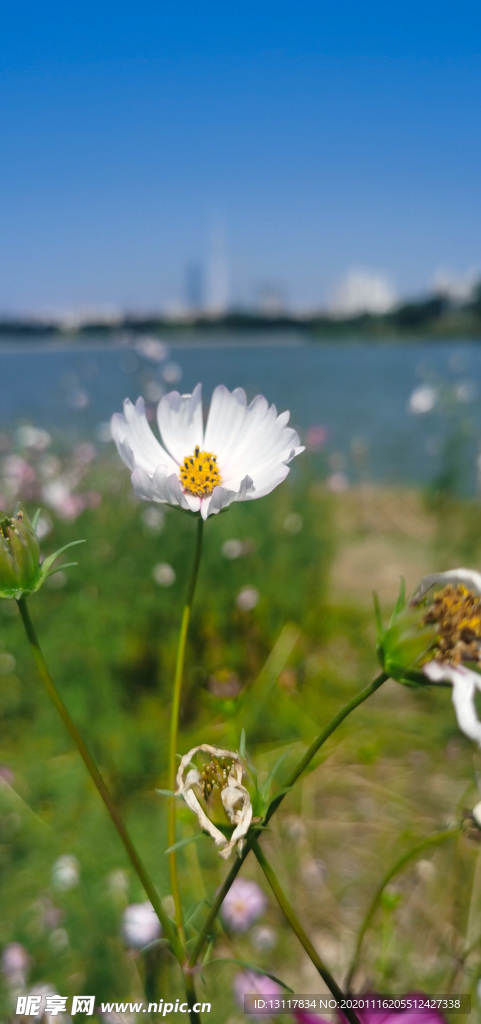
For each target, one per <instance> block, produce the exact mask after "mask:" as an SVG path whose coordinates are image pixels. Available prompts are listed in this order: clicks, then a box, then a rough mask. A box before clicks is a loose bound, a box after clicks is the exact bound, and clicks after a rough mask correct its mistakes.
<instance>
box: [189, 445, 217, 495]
mask: <svg viewBox="0 0 481 1024" xmlns="http://www.w3.org/2000/svg"><path fill="white" fill-rule="evenodd" d="M179 477H180V482H181V484H182V487H183V488H184V491H187V493H188V494H195V495H196V497H198V498H206V497H208V495H209V494H212V491H213V490H214V487H217V485H218V484H221V483H222V477H221V475H220V473H219V467H218V465H217V455H213V454H212V452H201V450H200V448H199V445H196V446H195V448H194V453H193V455H186V457H185V459H184V461H183V463H182V465H181V467H180V470H179Z"/></svg>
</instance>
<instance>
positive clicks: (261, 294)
mask: <svg viewBox="0 0 481 1024" xmlns="http://www.w3.org/2000/svg"><path fill="white" fill-rule="evenodd" d="M255 305H256V309H258V310H259V312H260V313H263V314H264V316H279V315H280V314H281V313H285V311H286V308H287V301H286V294H285V291H284V289H283V288H282V286H280V285H275V284H264V285H261V286H260V287H259V288H258V289H257V294H256V301H255Z"/></svg>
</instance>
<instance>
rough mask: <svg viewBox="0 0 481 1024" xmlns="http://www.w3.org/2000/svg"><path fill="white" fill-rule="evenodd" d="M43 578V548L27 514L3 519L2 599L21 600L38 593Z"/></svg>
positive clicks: (0, 542)
mask: <svg viewBox="0 0 481 1024" xmlns="http://www.w3.org/2000/svg"><path fill="white" fill-rule="evenodd" d="M39 576H40V546H39V543H38V538H37V534H36V533H35V530H34V528H33V526H32V524H31V522H30V519H29V517H28V515H27V513H26V512H25V510H24V509H23V508H22V507H21V506H20V505H17V508H16V509H15V513H14V515H13V517H11V518H10V516H2V517H1V518H0V596H1V597H17V598H18V597H21V596H22V595H23V594H29V593H31V591H32V590H35V589H36V587H37V583H38V580H39Z"/></svg>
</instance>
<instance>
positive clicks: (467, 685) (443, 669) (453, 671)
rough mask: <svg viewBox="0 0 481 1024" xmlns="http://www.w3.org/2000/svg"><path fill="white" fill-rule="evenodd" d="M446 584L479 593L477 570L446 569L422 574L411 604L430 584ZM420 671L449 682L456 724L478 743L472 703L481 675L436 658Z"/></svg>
mask: <svg viewBox="0 0 481 1024" xmlns="http://www.w3.org/2000/svg"><path fill="white" fill-rule="evenodd" d="M448 584H452V585H453V586H464V587H466V588H467V589H468V590H469V591H471V593H472V594H475V595H477V596H478V597H481V573H479V572H476V571H475V570H473V569H451V570H450V571H449V572H436V573H430V575H429V576H425V577H424V579H422V580H421V583H420V585H419V587H418V589H417V590H416V592H415V594H414V595H413V597H412V598H411V604H419V602H420V601H422V600H423V598H424V597H425V596H426V594H428V593H429V591H430V590H431V588H432V587H445V586H447V585H448ZM423 672H424V673H425V675H426V676H427V677H428V679H429V680H430V681H431V682H432V683H441V682H447V683H451V685H452V688H453V704H454V710H455V712H456V717H457V720H458V725H459V728H460V729H461V731H462V732H464V734H465V735H466V736H468V737H469V739H470V740H474V741H475V743H478V744H479V745H480V746H481V722H480V721H479V719H478V715H477V711H476V704H475V699H476V693H477V692H478V691H481V675H480V674H479V673H478V672H475V671H473V669H471V668H468V667H467V666H466V665H463V664H459V665H452V664H449V663H446V662H442V661H438V660H433V661H429V662H427V664H425V665H423Z"/></svg>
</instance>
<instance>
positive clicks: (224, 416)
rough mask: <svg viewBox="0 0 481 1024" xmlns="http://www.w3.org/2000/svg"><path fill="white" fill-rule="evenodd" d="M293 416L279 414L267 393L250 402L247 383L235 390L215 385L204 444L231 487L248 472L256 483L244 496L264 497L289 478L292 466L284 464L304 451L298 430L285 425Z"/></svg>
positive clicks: (235, 488) (238, 483) (237, 485)
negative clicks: (214, 457) (268, 400)
mask: <svg viewBox="0 0 481 1024" xmlns="http://www.w3.org/2000/svg"><path fill="white" fill-rule="evenodd" d="M288 420H289V413H288V412H284V413H281V415H280V416H278V415H277V409H276V407H275V405H271V406H269V404H268V402H267V399H266V398H264V396H263V395H257V398H254V400H253V402H251V404H250V405H249V406H248V407H247V405H246V396H245V392H244V391H242V389H240V388H238V389H237V390H236V391H233V392H232V394H231V393H230V392H229V391H227V389H226V388H224V387H218V388H216V389H215V391H214V394H213V396H212V402H211V407H210V411H209V417H208V420H207V427H206V432H205V447H206V450H208V451H212V452H213V453H214V454H216V455H217V462H218V466H219V469H220V473H221V477H222V484H223V486H224V487H225V488H226V490H227V491H235V492H239V490H240V487H241V481H243V480H244V479H245V477H247V476H249V477H250V478H251V479H252V481H253V484H254V487H253V489H252V490H251V491H250V492H249V493H247V494H246V495H245V497H249V498H257V497H259V498H260V497H262V496H263V495H264V494H268V493H269V492H270V491H271V490H273V489H274V487H276V486H277V484H278V483H280V482H281V481H282V480H284V479H285V477H286V476H287V472H288V470H285V471H284V470H282V472H279V468H280V467H281V466H285V465H287V463H288V462H290V461H291V460H292V459H293V458H294V457H295V455H298V454H299V453H300V452H301V451H304V448H303V447H302V446H300V445H299V437H298V435H297V433H296V431H295V430H293V429H292V428H290V427H287V426H286V424H287V422H288ZM237 500H243V499H242V498H238V499H237Z"/></svg>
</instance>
